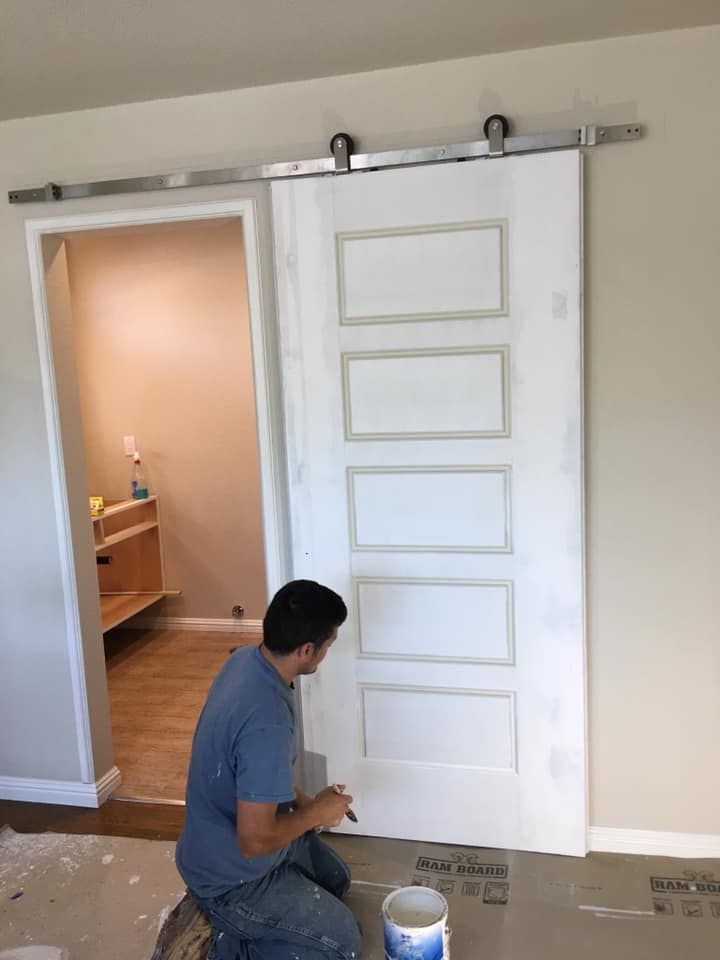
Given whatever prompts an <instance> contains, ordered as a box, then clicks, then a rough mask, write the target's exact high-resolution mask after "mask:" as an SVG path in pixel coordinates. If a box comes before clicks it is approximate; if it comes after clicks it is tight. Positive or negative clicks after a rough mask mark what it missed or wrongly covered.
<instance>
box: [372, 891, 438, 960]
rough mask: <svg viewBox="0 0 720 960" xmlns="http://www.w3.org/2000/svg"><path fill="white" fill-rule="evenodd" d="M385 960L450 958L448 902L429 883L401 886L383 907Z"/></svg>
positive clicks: (387, 899) (435, 959)
mask: <svg viewBox="0 0 720 960" xmlns="http://www.w3.org/2000/svg"><path fill="white" fill-rule="evenodd" d="M382 916H383V926H384V928H385V957H386V960H449V958H450V931H449V929H448V925H447V920H448V905H447V900H446V899H445V897H444V896H443V895H442V894H441V893H437V892H436V891H435V890H430V889H429V887H402V888H401V889H400V890H394V891H393V892H392V893H391V894H390V895H389V896H387V897H386V898H385V902H384V903H383V907H382Z"/></svg>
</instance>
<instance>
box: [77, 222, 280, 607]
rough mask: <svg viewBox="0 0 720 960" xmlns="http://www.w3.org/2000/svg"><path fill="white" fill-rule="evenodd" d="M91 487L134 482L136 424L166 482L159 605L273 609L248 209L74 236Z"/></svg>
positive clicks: (155, 485) (123, 490)
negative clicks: (131, 442)
mask: <svg viewBox="0 0 720 960" xmlns="http://www.w3.org/2000/svg"><path fill="white" fill-rule="evenodd" d="M67 248H68V274H69V278H70V292H71V298H72V305H73V319H74V327H75V336H76V348H77V369H78V379H79V384H80V397H81V403H82V413H83V424H84V431H85V445H86V456H87V465H88V479H89V488H90V493H91V494H100V495H102V496H105V497H108V498H110V497H112V498H120V497H125V496H127V495H128V491H129V485H130V475H131V470H132V461H131V460H130V459H129V458H126V457H125V456H124V453H123V445H122V438H123V436H124V435H126V434H134V435H135V438H136V443H137V446H138V448H139V451H140V454H141V456H142V458H143V464H144V467H145V471H146V476H147V477H148V479H149V484H150V488H151V492H152V493H157V494H159V495H160V498H161V500H160V503H161V509H162V522H163V539H164V547H165V564H166V571H167V584H168V588H169V589H181V590H182V591H183V596H182V597H180V598H178V599H172V600H167V601H166V602H165V604H164V606H165V609H163V607H162V605H158V606H157V607H155V608H153V611H152V612H155V613H157V614H164V615H167V616H173V617H200V618H227V617H229V616H230V615H231V609H232V606H233V604H235V603H241V604H242V605H243V606H244V607H245V611H246V613H245V616H246V618H249V619H256V618H260V617H262V615H263V613H264V610H265V602H266V591H265V573H264V559H263V540H262V524H261V504H260V484H259V463H258V449H257V437H256V420H255V403H254V393H253V376H252V356H251V345H250V327H249V320H248V303H247V285H246V275H245V264H244V254H243V237H242V226H241V223H240V221H216V222H212V221H209V222H204V223H200V224H180V225H165V226H161V227H142V228H138V229H132V230H116V231H108V232H105V233H94V234H92V235H84V236H80V237H78V238H73V239H71V240H68V241H67Z"/></svg>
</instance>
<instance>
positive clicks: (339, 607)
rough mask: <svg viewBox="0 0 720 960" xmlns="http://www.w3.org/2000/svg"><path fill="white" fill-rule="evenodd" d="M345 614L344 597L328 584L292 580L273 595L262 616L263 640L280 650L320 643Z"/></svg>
mask: <svg viewBox="0 0 720 960" xmlns="http://www.w3.org/2000/svg"><path fill="white" fill-rule="evenodd" d="M346 618H347V607H346V606H345V604H344V602H343V600H342V597H339V596H338V595H337V593H335V592H334V591H333V590H330V588H329V587H323V586H322V585H321V584H319V583H315V581H314V580H292V581H291V582H290V583H286V584H285V586H284V587H281V588H280V589H279V590H278V592H277V593H276V594H275V596H274V597H273V598H272V602H271V604H270V606H269V607H268V609H267V613H266V614H265V619H264V620H263V643H264V644H265V646H266V647H267V648H268V650H271V651H272V652H273V653H279V654H287V653H292V652H293V650H297V648H298V647H302V646H304V645H305V644H306V643H314V644H315V646H316V647H321V646H322V645H323V644H324V643H325V641H326V640H328V639H329V638H330V636H331V635H332V632H333V630H334V629H335V628H336V627H339V626H340V624H342V623H344V622H345V620H346Z"/></svg>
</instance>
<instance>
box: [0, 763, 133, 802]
mask: <svg viewBox="0 0 720 960" xmlns="http://www.w3.org/2000/svg"><path fill="white" fill-rule="evenodd" d="M119 786H120V771H119V770H118V768H117V767H111V769H110V770H108V772H107V773H106V774H104V775H103V776H102V777H100V779H99V780H96V781H95V783H82V782H80V781H77V780H37V779H34V778H23V777H0V800H20V801H24V802H26V803H57V804H67V805H68V806H72V807H99V806H101V805H102V804H103V803H104V802H105V801H106V800H107V798H108V797H109V796H110V794H111V793H114V791H115V790H117V788H118V787H119Z"/></svg>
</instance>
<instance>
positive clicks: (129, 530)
mask: <svg viewBox="0 0 720 960" xmlns="http://www.w3.org/2000/svg"><path fill="white" fill-rule="evenodd" d="M158 526H159V524H158V522H157V520H148V521H146V522H145V523H135V524H133V526H132V527H125V529H124V530H119V531H118V532H117V533H111V534H110V535H109V536H107V537H105V539H104V540H103V542H102V543H96V544H95V552H96V553H100V551H101V550H107V548H108V547H112V546H113V545H114V544H116V543H122V541H123V540H129V539H130V537H136V536H137V535H138V534H139V533H145V531H146V530H154V529H155V528H156V527H158Z"/></svg>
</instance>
